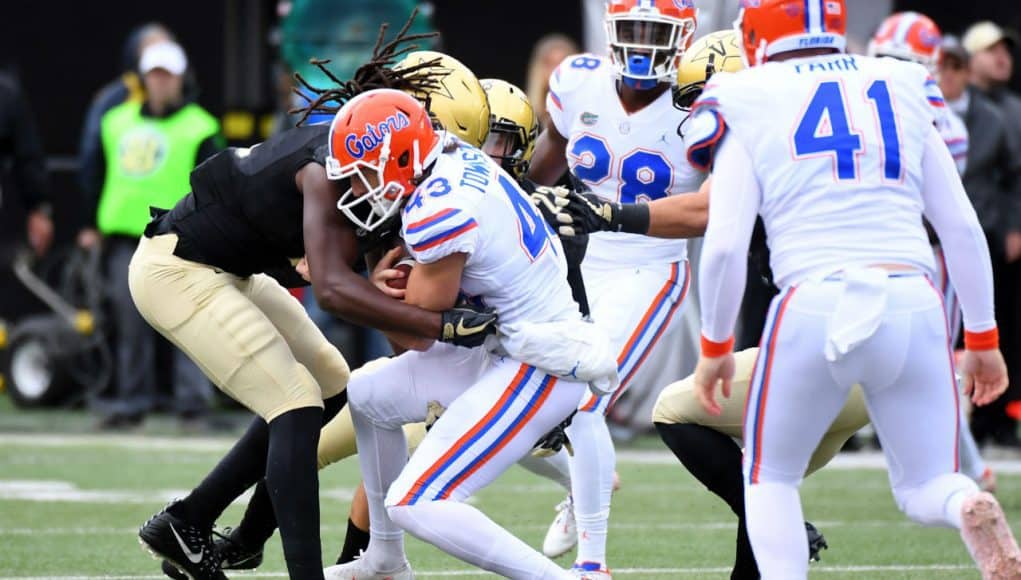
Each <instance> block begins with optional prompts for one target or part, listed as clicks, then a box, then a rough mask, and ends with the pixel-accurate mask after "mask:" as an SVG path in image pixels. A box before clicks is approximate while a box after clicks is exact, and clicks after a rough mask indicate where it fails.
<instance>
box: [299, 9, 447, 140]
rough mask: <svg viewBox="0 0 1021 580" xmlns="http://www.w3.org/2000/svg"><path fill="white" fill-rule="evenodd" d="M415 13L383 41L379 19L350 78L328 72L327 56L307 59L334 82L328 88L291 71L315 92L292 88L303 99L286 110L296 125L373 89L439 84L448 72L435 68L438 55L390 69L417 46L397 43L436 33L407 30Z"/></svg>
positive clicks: (429, 88)
mask: <svg viewBox="0 0 1021 580" xmlns="http://www.w3.org/2000/svg"><path fill="white" fill-rule="evenodd" d="M416 16H418V8H415V9H414V11H412V13H411V17H410V18H408V21H407V22H406V23H405V24H404V26H403V27H401V29H400V30H399V31H398V32H397V36H396V37H395V38H394V39H393V40H391V41H390V42H387V43H386V44H384V43H383V39H384V37H385V36H386V31H387V28H389V24H388V23H383V25H382V26H380V27H379V36H378V37H377V38H376V45H375V46H374V47H373V49H372V58H371V59H369V62H367V63H365V64H363V65H362V66H360V67H358V70H356V71H355V74H354V77H352V78H351V80H348V81H342V80H340V79H338V78H337V77H336V76H335V75H334V74H333V73H332V72H330V71H329V70H328V69H327V68H326V67H325V66H324V65H326V64H327V63H329V62H330V61H329V60H318V59H312V60H311V61H310V62H311V64H314V65H316V66H317V67H319V70H321V71H323V73H324V74H325V75H326V76H327V77H328V78H329V79H330V80H331V81H333V82H335V83H337V86H336V87H333V88H329V89H320V88H317V87H313V86H312V85H310V84H309V83H308V81H306V80H305V79H304V78H302V76H301V75H300V74H298V73H294V78H295V79H297V81H298V82H299V83H300V84H301V86H303V87H305V89H307V90H308V91H311V92H312V93H313V94H315V95H316V96H315V98H309V97H308V96H307V95H306V94H305V93H303V92H302V91H300V90H299V89H298V88H297V87H296V88H294V89H293V90H294V92H295V94H297V95H299V96H301V98H303V99H305V102H306V103H307V105H306V106H304V107H299V108H297V109H293V110H291V111H290V113H292V114H301V118H300V119H299V120H298V122H297V125H301V124H302V123H304V122H305V121H306V120H307V119H308V118H309V116H310V115H312V114H314V113H323V114H330V115H333V114H336V112H337V111H338V110H339V109H340V107H341V106H342V105H343V104H344V103H346V102H348V101H350V100H351V99H353V98H354V97H356V96H358V95H360V94H362V93H364V92H366V91H370V90H373V89H396V90H398V91H404V92H409V93H417V94H426V95H427V94H429V93H431V92H433V91H435V90H438V89H439V88H440V81H442V80H443V77H445V76H446V75H447V74H449V72H445V71H441V70H440V69H439V68H438V66H437V65H438V63H439V61H440V59H438V58H436V59H433V60H430V61H425V62H422V63H419V64H416V65H412V66H408V67H404V68H402V69H400V70H394V69H393V65H394V64H395V63H396V62H397V60H398V59H399V58H400V57H402V56H404V55H405V54H407V53H409V52H411V51H414V50H418V45H415V44H410V45H407V46H404V47H402V48H398V46H400V45H402V44H406V43H409V42H412V41H415V40H422V39H426V38H433V37H436V36H438V33H436V32H426V33H420V34H408V29H410V28H411V25H412V23H413V22H414V21H415V17H416ZM428 108H429V107H428V103H426V109H428Z"/></svg>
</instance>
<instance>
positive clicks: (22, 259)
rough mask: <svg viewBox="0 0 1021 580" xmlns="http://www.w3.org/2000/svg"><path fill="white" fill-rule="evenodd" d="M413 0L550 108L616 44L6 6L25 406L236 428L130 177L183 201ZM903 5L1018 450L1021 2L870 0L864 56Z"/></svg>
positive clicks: (853, 7)
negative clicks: (179, 318) (167, 278)
mask: <svg viewBox="0 0 1021 580" xmlns="http://www.w3.org/2000/svg"><path fill="white" fill-rule="evenodd" d="M737 4H738V2H737V1H736V0H696V5H697V6H698V7H699V9H700V14H699V31H698V33H697V35H696V36H702V35H703V34H706V33H708V32H712V31H715V30H719V29H722V28H727V27H730V26H731V23H732V22H733V20H734V18H735V17H736V13H737ZM415 7H418V8H419V9H420V10H421V15H420V17H419V18H418V20H417V21H416V23H415V28H414V30H415V31H420V32H425V31H439V32H440V33H441V34H440V36H439V40H438V41H437V42H436V43H433V44H432V45H430V46H422V47H421V48H423V49H425V48H429V49H434V50H441V51H444V52H447V53H449V54H451V55H452V56H454V57H456V58H457V59H459V60H461V61H462V62H464V63H465V64H466V65H467V66H468V67H469V68H471V69H472V70H473V71H475V72H476V74H477V76H479V77H480V78H486V77H495V78H503V79H505V80H507V81H509V82H511V83H514V84H515V85H517V86H519V87H521V88H522V89H523V90H525V92H526V93H527V94H528V96H529V98H530V100H531V101H532V103H533V105H534V107H535V108H536V110H537V112H539V113H540V117H541V116H542V114H541V113H542V112H543V111H544V109H545V95H546V90H547V83H548V77H549V74H550V72H551V71H552V70H553V68H554V67H556V66H557V65H558V64H559V63H560V61H561V60H562V59H563V58H564V57H566V56H567V55H570V54H573V53H576V52H581V51H589V52H595V53H600V54H601V53H604V52H605V51H606V39H605V34H604V31H603V22H602V16H603V12H604V0H561V1H558V2H547V1H541V0H519V1H517V2H513V3H510V2H478V3H471V4H467V3H463V2H455V1H452V0H435V1H433V2H429V3H423V2H417V1H416V0H373V1H372V2H366V1H364V0H224V1H222V2H200V1H197V0H177V1H176V2H162V3H160V2H154V3H141V2H127V1H115V2H103V3H83V2H73V1H71V0H51V1H48V2H36V3H17V5H16V6H12V7H10V9H9V12H10V13H9V14H8V16H10V17H9V18H6V19H5V20H4V22H0V388H5V389H6V391H7V393H8V394H9V396H10V397H11V399H12V400H13V401H15V403H16V404H18V405H20V406H45V405H64V406H85V407H87V408H88V409H89V410H90V411H91V412H92V413H94V415H95V417H96V427H97V428H98V429H103V430H123V429H131V428H134V427H136V426H138V425H140V424H142V423H143V421H144V420H145V418H146V417H147V416H149V415H151V414H152V413H156V412H159V413H170V414H173V415H174V416H176V417H177V419H178V420H179V421H180V425H181V427H182V428H184V429H186V430H190V431H194V430H198V431H204V430H211V429H212V430H215V429H218V428H220V427H221V425H220V424H219V423H218V421H217V415H216V414H215V413H211V410H214V409H217V408H219V407H220V406H221V405H224V404H226V403H225V401H222V400H220V399H219V398H218V397H217V396H215V395H214V392H215V389H213V388H212V387H211V386H210V385H209V384H208V382H207V381H206V379H205V378H204V377H203V375H202V373H201V372H200V371H199V370H198V369H197V368H196V367H195V366H194V365H193V364H192V363H190V362H189V361H188V360H187V359H185V358H184V357H183V356H181V355H180V353H177V352H175V351H174V350H173V349H172V348H171V347H170V346H169V345H168V344H167V343H166V342H165V341H162V340H161V339H159V337H158V336H157V335H155V333H154V332H153V331H152V330H151V328H150V327H149V326H148V324H147V323H146V322H145V321H144V320H142V318H141V317H140V316H139V314H138V313H137V311H135V309H134V306H133V303H132V301H131V298H130V296H129V295H128V291H127V280H126V278H127V264H128V261H129V260H130V257H131V254H132V252H133V250H134V246H135V244H136V242H137V239H138V237H139V235H140V234H141V232H142V228H143V227H144V225H145V222H146V221H147V217H146V215H145V214H144V212H143V213H142V214H141V217H140V214H139V211H138V208H134V207H133V206H132V191H133V189H134V188H146V189H148V190H151V189H158V190H160V191H173V192H177V195H178V197H182V196H184V195H185V194H186V193H187V192H188V190H189V186H188V174H189V172H190V171H191V169H193V168H194V167H195V166H196V165H197V164H199V163H201V162H202V161H203V160H204V159H205V158H207V157H209V156H210V155H213V154H215V153H216V152H217V151H219V150H221V149H222V148H224V147H227V146H250V145H253V144H255V143H258V142H260V141H262V140H263V139H265V138H266V137H267V136H269V135H271V134H272V133H273V132H275V131H278V130H280V129H282V128H286V127H289V126H292V125H293V124H294V122H295V120H296V119H295V117H293V116H292V115H290V114H289V113H288V111H289V110H290V109H291V108H293V107H294V106H296V105H300V104H302V102H303V101H302V100H301V98H300V96H299V95H297V94H296V93H295V92H294V91H293V89H294V88H295V87H296V83H295V80H294V74H295V73H298V74H300V75H302V77H303V78H304V79H306V80H307V82H309V83H310V84H311V85H312V86H327V85H329V84H330V83H331V80H330V79H328V78H326V77H325V75H323V74H322V73H321V72H320V71H319V70H318V69H317V68H316V67H314V66H311V65H310V64H309V59H311V58H320V59H323V58H325V59H330V60H331V61H332V64H331V65H330V67H329V68H330V69H331V70H332V71H334V72H335V74H336V76H337V77H338V78H340V79H345V78H348V77H349V76H350V75H351V74H352V73H353V72H354V70H355V68H357V67H358V66H359V65H360V64H361V63H362V62H364V60H365V59H366V58H367V57H368V55H369V54H370V53H371V48H372V45H373V44H374V42H375V40H376V36H377V34H378V29H379V25H380V23H382V22H389V23H391V24H392V25H393V26H394V27H398V26H400V24H402V23H403V22H405V20H406V19H407V17H408V15H409V14H410V13H411V11H412V9H414V8H415ZM903 10H916V11H919V12H922V13H924V14H927V15H928V16H930V17H931V18H932V19H933V20H935V21H936V23H937V24H938V25H939V26H940V28H941V29H942V30H943V32H944V35H945V38H944V43H943V57H942V59H941V60H940V62H939V65H938V77H939V82H940V85H941V88H942V89H943V91H944V93H945V95H946V97H947V101H948V103H949V105H950V109H951V110H952V111H953V113H954V114H956V115H958V116H959V117H960V118H961V119H962V120H963V121H964V123H965V124H966V125H967V127H968V129H969V133H970V136H971V137H970V139H971V141H970V150H969V154H968V159H967V170H966V172H965V177H964V181H965V186H966V188H967V190H968V193H969V195H970V196H971V197H972V200H973V203H974V204H975V206H976V209H977V211H978V214H979V217H980V220H981V221H982V224H983V227H984V228H985V230H986V235H987V238H988V241H989V245H990V250H991V253H992V256H993V263H994V269H995V272H994V275H995V277H996V284H997V292H998V296H997V299H998V300H997V309H998V312H997V316H998V318H999V323H1000V329H1001V336H1002V338H1001V341H1002V344H1003V348H1004V354H1005V355H1006V357H1007V361H1008V366H1009V367H1010V372H1011V378H1012V381H1013V382H1014V383H1016V385H1015V386H1012V387H1011V389H1010V390H1009V391H1008V392H1007V394H1006V395H1005V396H1004V398H1003V399H1002V400H1001V401H999V402H998V403H997V404H995V405H993V406H991V407H989V408H987V409H983V410H978V411H976V412H975V413H974V414H973V417H972V429H973V431H974V433H975V435H976V438H977V439H978V441H979V442H980V443H982V444H987V445H995V446H997V447H999V448H1002V449H1005V450H1008V451H1012V452H1013V453H1016V454H1017V456H1018V457H1021V440H1019V438H1018V435H1017V428H1018V425H1017V423H1018V420H1019V419H1021V98H1019V97H1018V96H1017V93H1016V92H1015V91H1017V90H1018V89H1021V75H1015V74H1014V68H1013V67H1014V59H1015V58H1016V57H1017V54H1018V53H1017V49H1018V46H1017V45H1018V38H1017V37H1016V36H1015V33H1014V32H1013V31H1014V30H1017V29H1021V11H1019V10H1017V7H1016V3H1015V2H1013V1H1012V0H998V1H997V0H975V1H973V2H970V3H967V5H964V4H962V3H960V2H951V1H942V0H928V1H925V2H923V1H921V0H868V1H866V0H859V1H855V2H852V3H850V6H849V12H850V15H849V16H850V20H849V27H848V29H849V30H848V31H849V36H850V41H851V52H857V53H864V52H865V48H866V45H867V42H868V39H869V38H870V37H871V35H872V34H873V33H874V31H875V29H876V27H877V26H878V25H879V23H880V22H881V21H882V20H883V18H885V17H886V16H887V15H889V14H890V13H892V12H895V11H903ZM298 88H299V89H300V87H298ZM318 120H319V121H322V120H323V119H318ZM327 120H328V119H327ZM312 121H313V122H315V121H316V119H312ZM154 184H155V185H156V187H153V186H154ZM175 201H176V198H173V199H167V200H165V207H169V206H171V205H173V203H174V202H175ZM753 271H754V269H753ZM751 282H752V283H751V284H750V285H749V290H748V295H747V296H746V303H747V304H748V305H749V307H748V308H747V314H746V315H745V316H744V319H743V321H742V322H743V324H742V328H743V332H742V336H741V337H740V338H739V341H740V342H743V343H744V345H751V344H754V343H755V342H757V337H758V333H759V331H760V330H761V318H762V314H763V313H762V312H761V311H760V309H758V308H756V307H755V305H756V304H764V303H766V302H767V301H768V298H769V295H770V294H769V289H768V288H766V287H764V286H762V285H761V283H759V282H758V281H757V280H751ZM296 298H297V299H299V300H302V302H303V303H304V304H305V305H306V307H307V308H308V309H309V311H310V312H311V313H312V315H313V319H314V320H316V322H317V323H319V324H320V325H321V326H322V327H323V329H324V331H325V333H326V335H327V336H328V338H329V339H330V340H331V341H332V342H334V343H335V344H336V345H337V346H338V347H339V348H340V349H341V351H342V352H343V353H344V354H345V356H346V357H347V358H348V361H349V362H350V363H351V365H352V366H353V367H354V366H357V365H359V364H361V362H363V361H365V360H371V359H373V358H375V357H378V356H383V355H385V354H387V353H388V350H389V347H388V345H387V344H386V342H385V340H383V339H382V337H381V336H380V335H378V334H376V333H373V332H369V331H366V330H364V329H360V328H357V327H354V326H351V325H348V324H344V323H342V322H339V321H337V320H335V319H333V318H331V317H330V316H328V315H326V314H325V313H323V312H322V311H320V310H318V308H317V307H316V305H315V303H314V300H313V299H312V297H311V293H302V292H300V291H298V292H296ZM689 318H691V317H690V316H689ZM692 320H697V317H695V318H693V319H692ZM692 332H693V336H692V340H691V341H690V342H691V344H696V337H697V328H693V329H692ZM695 354H697V353H694V352H691V353H687V354H686V355H685V356H683V357H678V358H679V361H680V362H679V363H678V364H677V365H674V366H671V368H668V369H663V373H664V376H663V379H662V381H658V382H657V384H654V385H645V386H642V388H639V386H635V387H633V388H632V389H631V390H630V391H629V392H628V393H627V395H625V398H624V399H623V400H622V401H621V402H620V403H619V404H618V406H617V409H616V410H615V412H614V413H613V415H612V416H611V419H613V421H614V422H615V423H616V424H617V427H618V434H619V435H621V436H628V435H629V434H633V433H636V432H640V431H642V430H643V429H645V428H648V427H651V424H650V423H649V419H648V417H649V408H650V406H651V404H652V402H653V401H654V399H655V395H656V393H657V391H658V388H659V387H662V386H663V385H665V384H667V383H669V382H671V381H673V380H675V379H676V378H679V377H680V376H681V375H682V374H686V373H687V372H690V370H691V368H692V366H693V364H694V359H695V357H694V355H695ZM681 359H690V360H688V361H686V362H685V361H684V360H681Z"/></svg>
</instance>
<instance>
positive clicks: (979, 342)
mask: <svg viewBox="0 0 1021 580" xmlns="http://www.w3.org/2000/svg"><path fill="white" fill-rule="evenodd" d="M999 347H1000V331H999V330H997V328H996V327H995V326H994V327H992V328H990V329H989V330H985V331H982V332H969V331H967V330H965V331H964V348H965V349H967V350H993V349H996V348H999Z"/></svg>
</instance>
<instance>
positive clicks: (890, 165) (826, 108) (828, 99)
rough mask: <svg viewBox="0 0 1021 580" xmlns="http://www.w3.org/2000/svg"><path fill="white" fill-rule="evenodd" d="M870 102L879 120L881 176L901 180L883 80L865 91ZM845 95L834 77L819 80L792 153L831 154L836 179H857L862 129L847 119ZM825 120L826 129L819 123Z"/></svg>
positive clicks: (893, 123) (897, 137)
mask: <svg viewBox="0 0 1021 580" xmlns="http://www.w3.org/2000/svg"><path fill="white" fill-rule="evenodd" d="M865 96H866V97H867V100H868V101H870V102H871V104H872V108H873V113H874V114H875V117H876V120H877V121H878V124H879V133H880V135H879V137H880V139H881V140H882V142H883V143H882V147H881V148H880V150H881V151H882V159H883V177H884V178H886V179H888V180H894V181H897V180H900V178H901V169H902V167H901V160H900V135H899V134H898V132H897V118H896V115H895V114H894V110H893V99H891V98H890V88H889V87H888V86H887V84H886V81H883V80H877V81H875V82H873V83H872V84H871V85H869V88H868V90H867V91H866V92H865ZM848 118H849V115H848V109H847V95H845V94H844V89H843V85H841V84H840V83H839V82H837V81H826V82H822V83H820V84H819V87H818V88H817V89H816V91H815V95H813V96H812V100H811V101H809V103H808V107H806V108H805V113H804V115H802V117H801V121H800V123H799V124H798V128H797V129H795V131H794V154H795V157H796V158H799V159H800V158H807V157H816V156H818V155H820V154H822V155H832V156H833V161H834V165H835V166H836V178H837V180H839V181H843V180H856V179H858V177H859V167H858V161H857V157H858V155H860V154H861V153H862V152H863V151H864V150H865V147H864V145H863V143H862V133H861V132H858V131H855V130H854V129H853V128H852V127H851V125H850V123H849V122H848ZM827 121H828V125H829V130H828V131H822V133H823V134H820V127H822V126H823V125H824V124H825V123H826V122H827Z"/></svg>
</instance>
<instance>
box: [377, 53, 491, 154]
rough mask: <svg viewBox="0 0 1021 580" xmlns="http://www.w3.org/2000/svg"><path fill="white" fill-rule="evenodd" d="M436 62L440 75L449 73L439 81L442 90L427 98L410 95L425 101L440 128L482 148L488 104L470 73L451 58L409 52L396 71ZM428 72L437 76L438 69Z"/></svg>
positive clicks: (427, 95)
mask: <svg viewBox="0 0 1021 580" xmlns="http://www.w3.org/2000/svg"><path fill="white" fill-rule="evenodd" d="M437 59H438V62H437V68H439V71H440V73H441V74H443V73H446V74H445V75H444V76H443V78H442V79H440V80H439V85H440V88H438V89H436V90H434V91H431V92H429V93H426V94H419V93H411V94H412V96H414V97H415V98H416V99H418V100H420V101H422V103H423V104H424V105H425V108H426V109H427V110H428V111H429V115H430V116H431V117H432V118H433V119H434V120H435V121H436V122H437V123H439V127H438V128H440V129H443V130H445V131H447V132H448V133H451V134H453V135H456V136H457V137H459V138H460V139H461V140H463V141H465V142H467V143H469V144H471V145H474V146H475V147H482V144H483V143H485V142H486V135H488V134H489V101H488V100H487V99H486V92H485V91H484V90H482V85H481V84H480V83H479V79H478V78H477V77H476V76H475V73H473V72H472V71H471V69H469V68H468V67H466V66H464V65H463V64H461V61H459V60H457V59H456V58H454V57H452V56H449V55H446V54H443V53H440V52H434V51H431V50H417V51H415V52H410V53H408V55H407V56H405V57H404V58H403V59H401V61H400V62H398V63H397V64H396V65H394V68H395V69H402V68H405V67H409V66H413V65H417V64H422V63H426V62H431V61H436V60H437ZM424 70H425V69H424ZM428 70H429V72H430V73H435V72H436V68H432V67H430V68H429V69H428ZM416 74H417V73H416ZM423 74H424V73H423Z"/></svg>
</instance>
